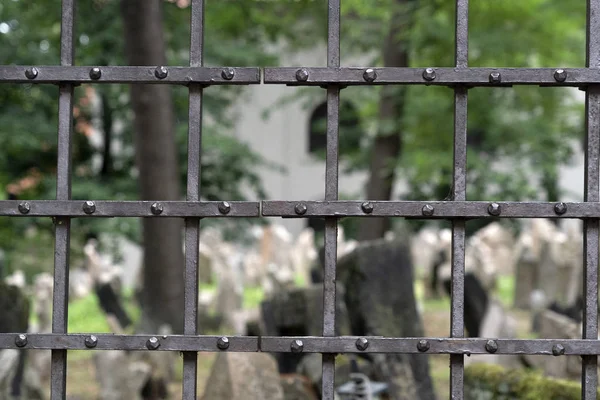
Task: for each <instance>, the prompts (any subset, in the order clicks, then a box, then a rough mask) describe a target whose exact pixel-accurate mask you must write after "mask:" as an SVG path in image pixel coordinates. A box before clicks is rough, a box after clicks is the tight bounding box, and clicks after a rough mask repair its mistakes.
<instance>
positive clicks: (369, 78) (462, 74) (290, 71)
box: [264, 67, 600, 86]
mask: <svg viewBox="0 0 600 400" xmlns="http://www.w3.org/2000/svg"><path fill="white" fill-rule="evenodd" d="M430 69H431V70H433V73H432V72H431V71H428V73H426V72H425V70H426V68H396V67H385V68H368V67H365V68H357V67H348V68H326V67H283V68H265V70H264V82H265V83H276V84H281V83H285V84H288V85H325V84H342V85H389V84H425V85H459V84H464V85H467V86H507V85H508V86H510V85H542V86H546V85H548V86H583V85H586V84H592V83H600V70H599V69H591V68H565V69H561V68H430ZM557 70H558V72H557ZM299 71H301V72H299ZM367 71H368V72H367ZM492 74H494V75H493V76H492ZM495 74H499V75H495ZM563 77H564V79H563Z"/></svg>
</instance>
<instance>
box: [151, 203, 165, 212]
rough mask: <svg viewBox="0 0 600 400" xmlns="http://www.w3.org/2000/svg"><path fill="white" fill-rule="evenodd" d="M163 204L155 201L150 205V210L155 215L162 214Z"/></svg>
mask: <svg viewBox="0 0 600 400" xmlns="http://www.w3.org/2000/svg"><path fill="white" fill-rule="evenodd" d="M163 210H164V209H163V205H162V204H161V203H153V204H152V205H151V206H150V211H151V212H152V214H154V215H160V214H162V212H163Z"/></svg>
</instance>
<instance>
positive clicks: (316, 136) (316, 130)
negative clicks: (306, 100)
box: [308, 101, 363, 157]
mask: <svg viewBox="0 0 600 400" xmlns="http://www.w3.org/2000/svg"><path fill="white" fill-rule="evenodd" d="M339 129H340V134H339V137H340V139H339V140H340V141H339V151H340V155H344V154H349V153H350V152H352V151H355V150H356V149H358V148H359V147H360V139H361V136H362V133H363V132H362V129H361V126H360V118H359V115H358V111H357V110H356V107H354V105H353V104H352V103H350V102H348V101H342V102H341V103H340V128H339ZM326 147H327V102H323V103H321V104H319V105H318V106H317V107H316V108H315V109H314V110H313V112H312V114H311V116H310V124H309V131H308V152H309V153H310V154H314V155H316V156H320V157H323V156H324V155H325V149H326Z"/></svg>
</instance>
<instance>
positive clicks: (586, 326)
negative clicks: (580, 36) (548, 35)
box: [581, 0, 600, 400]
mask: <svg viewBox="0 0 600 400" xmlns="http://www.w3.org/2000/svg"><path fill="white" fill-rule="evenodd" d="M586 25H587V29H586V38H587V48H586V67H587V68H599V67H600V36H599V34H598V30H599V29H600V0H588V1H587V24H586ZM585 114H586V124H585V125H586V149H585V180H584V199H583V200H584V201H592V202H596V201H599V199H600V192H599V187H600V176H599V173H600V171H599V165H598V163H599V159H600V149H599V146H600V87H599V86H598V85H590V86H588V88H587V91H586V95H585ZM598 228H599V220H598V219H597V218H595V219H586V220H584V231H583V247H584V248H583V254H584V267H585V273H584V282H583V291H584V294H585V309H584V310H583V319H584V322H583V339H598V246H599V245H600V243H599V235H598ZM581 367H582V368H581V381H582V382H581V398H582V399H584V400H591V399H596V394H597V388H598V356H597V355H593V356H583V357H582V358H581Z"/></svg>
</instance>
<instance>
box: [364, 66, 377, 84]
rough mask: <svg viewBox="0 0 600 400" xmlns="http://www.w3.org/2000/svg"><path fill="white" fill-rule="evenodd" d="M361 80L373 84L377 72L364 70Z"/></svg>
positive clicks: (371, 69) (370, 69)
mask: <svg viewBox="0 0 600 400" xmlns="http://www.w3.org/2000/svg"><path fill="white" fill-rule="evenodd" d="M363 79H364V80H365V81H367V82H373V81H374V80H375V79H377V72H376V71H375V70H374V69H373V68H369V69H366V70H365V72H364V73H363Z"/></svg>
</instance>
